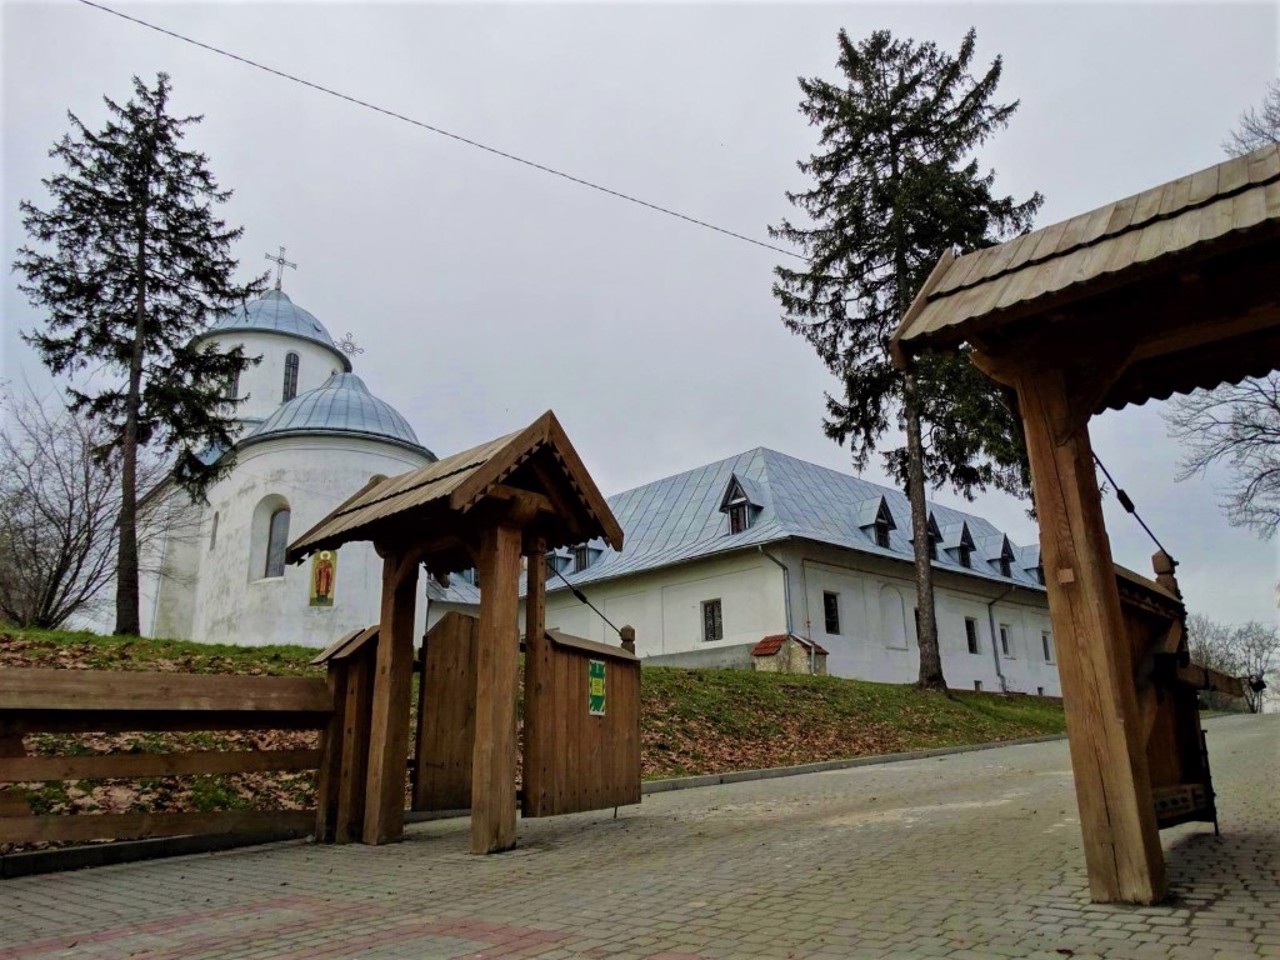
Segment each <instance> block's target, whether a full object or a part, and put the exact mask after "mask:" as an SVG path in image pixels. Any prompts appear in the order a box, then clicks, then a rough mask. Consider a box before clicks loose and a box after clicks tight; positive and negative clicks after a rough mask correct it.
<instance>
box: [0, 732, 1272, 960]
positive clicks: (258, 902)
mask: <svg viewBox="0 0 1280 960" xmlns="http://www.w3.org/2000/svg"><path fill="white" fill-rule="evenodd" d="M1207 726H1208V729H1209V743H1210V750H1211V753H1212V755H1213V763H1214V774H1215V783H1216V786H1217V787H1218V791H1219V797H1220V807H1221V812H1222V829H1223V836H1222V838H1221V839H1215V837H1214V836H1213V830H1212V827H1210V826H1207V825H1199V824H1189V825H1185V826H1181V827H1177V828H1174V829H1172V830H1168V831H1165V832H1164V834H1163V839H1164V844H1165V852H1166V856H1167V859H1168V863H1169V870H1170V876H1171V879H1172V899H1171V901H1170V902H1169V903H1168V904H1167V905H1164V906H1159V907H1146V908H1127V907H1111V906H1096V905H1093V904H1090V903H1089V900H1088V894H1087V892H1086V884H1085V878H1084V868H1083V857H1082V854H1081V850H1080V838H1079V834H1078V825H1077V823H1076V819H1075V798H1074V794H1073V792H1072V790H1071V779H1070V773H1069V767H1068V759H1067V749H1066V744H1065V743H1061V742H1059V743H1047V744H1036V745H1029V746H1019V747H1005V748H1000V749H997V750H991V751H985V752H980V753H969V754H961V755H956V756H951V757H944V758H934V759H929V760H916V761H910V762H904V763H896V764H888V765H884V766H875V767H862V768H858V769H852V770H842V771H835V772H829V773H821V774H811V775H808V776H803V777H794V778H787V779H779V780H767V781H759V782H754V783H743V784H734V785H726V786H719V787H710V788H706V789H699V790H687V791H680V792H675V793H667V794H659V795H655V796H650V797H648V798H646V800H645V802H644V803H643V804H642V805H641V806H639V807H633V808H624V809H623V810H620V811H619V812H618V816H617V819H613V817H612V815H611V814H610V815H598V814H583V815H578V816H572V817H560V818H553V819H550V820H540V821H538V820H535V821H528V822H523V823H521V825H520V843H521V846H520V848H519V849H518V850H516V851H513V852H511V853H508V854H503V855H501V856H496V857H471V856H468V855H467V853H466V852H465V851H466V844H467V826H466V823H465V821H447V822H436V823H430V824H421V825H418V826H414V827H411V828H410V830H409V837H408V839H407V840H406V842H404V843H402V844H398V845H395V846H389V847H379V848H375V847H363V846H351V847H314V846H311V845H309V844H304V843H292V844H280V845H276V846H274V847H270V848H266V847H260V848H256V849H252V850H239V851H232V852H227V853H221V854H211V855H203V856H195V857H184V858H178V859H172V860H166V861H153V862H150V863H142V864H129V865H122V866H117V867H105V868H99V869H96V870H88V871H80V872H78V873H73V874H61V875H50V876H43V877H31V878H25V879H18V880H10V881H7V882H3V883H0V958H5V960H8V958H19V957H21V958H33V960H34V958H40V960H44V958H51V957H69V958H93V960H99V958H107V957H111V958H115V957H136V958H146V960H215V958H218V960H259V958H261V960H267V958H273V960H282V958H294V960H324V958H332V960H357V958H358V960H434V958H440V960H445V958H461V957H474V958H494V960H496V958H511V960H518V958H526V957H527V958H539V960H560V958H568V957H587V958H605V957H610V958H619V960H632V958H635V960H638V958H642V957H644V958H652V960H700V958H703V960H714V958H726V957H744V958H769V960H775V958H776V960H799V958H812V960H834V958H843V957H852V958H862V957H866V958H873V957H951V958H955V960H963V958H977V957H1044V958H1051V960H1061V958H1063V957H1069V956H1074V957H1115V958H1133V960H1140V958H1147V957H1152V958H1156V957H1160V958H1164V957H1170V958H1185V960H1199V958H1204V960H1213V958H1237V957H1276V958H1280V717H1274V716H1273V717H1261V718H1253V717H1241V718H1234V717H1233V718H1226V719H1219V720H1213V721H1210V722H1209V724H1208V725H1207Z"/></svg>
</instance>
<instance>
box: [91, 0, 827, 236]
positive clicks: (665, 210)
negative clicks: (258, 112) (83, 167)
mask: <svg viewBox="0 0 1280 960" xmlns="http://www.w3.org/2000/svg"><path fill="white" fill-rule="evenodd" d="M79 2H80V3H82V4H84V5H85V6H86V7H93V8H94V9H95V10H101V11H102V12H103V13H109V14H111V15H112V16H113V17H119V18H120V19H121V20H128V21H129V22H130V23H136V24H138V26H141V27H146V28H147V29H148V30H154V31H155V32H156V33H162V34H164V35H165V36H167V37H173V38H174V39H175V40H181V41H182V42H183V43H189V44H191V45H192V46H193V47H199V48H200V49H202V50H208V51H209V52H210V53H216V54H218V55H219V56H221V57H227V58H229V59H231V60H235V61H237V62H239V63H243V64H244V65H245V66H249V67H254V68H255V69H258V70H262V71H264V72H266V73H269V74H272V75H273V76H276V77H280V78H282V79H284V80H289V81H292V82H293V83H300V84H302V85H303V86H304V87H310V88H311V89H312V90H318V91H319V92H320V93H325V94H328V95H329V96H331V97H337V98H338V99H339V100H346V101H347V102H348V103H354V104H355V105H356V106H360V107H364V108H365V109H366V110H373V111H374V112H376V113H381V114H383V115H385V116H388V117H393V118H394V119H396V120H402V121H404V122H405V123H409V124H412V125H413V126H415V127H421V128H422V129H423V130H429V131H430V132H432V133H436V134H439V135H440V136H442V137H448V138H449V139H450V140H456V141H458V142H459V143H464V144H466V145H467V146H469V147H475V148H476V149H477V150H483V151H485V152H486V153H492V154H493V155H494V156H498V157H502V158H503V159H504V160H511V161H514V162H515V163H520V164H523V165H524V166H526V167H532V168H533V169H534V170H540V171H541V172H543V173H548V174H551V175H552V176H553V177H560V178H562V179H564V180H568V181H570V182H571V183H576V184H578V185H579V186H583V187H588V188H590V189H592V190H596V191H599V192H600V193H604V194H608V195H609V196H611V197H616V198H618V199H619V200H626V201H627V202H628V203H634V204H637V205H638V206H641V207H646V208H648V209H649V210H653V211H655V212H657V213H662V214H666V215H667V216H669V217H675V218H676V219H677V220H683V221H684V222H685V223H691V224H693V225H694V226H698V227H705V228H706V229H708V230H714V231H715V232H716V233H722V234H724V235H725V236H727V237H733V238H734V239H735V240H742V241H744V242H746V243H750V244H753V245H755V246H757V247H763V248H764V249H766V250H772V251H773V252H774V253H781V254H785V255H786V256H788V257H796V258H797V259H800V260H806V261H807V260H808V259H809V258H808V257H806V256H804V255H803V254H800V253H796V252H795V251H794V250H786V249H784V248H783V247H776V246H774V245H773V244H771V243H765V242H764V241H763V240H756V239H755V238H753V237H748V236H746V235H744V234H741V233H735V232H734V231H732V230H727V229H725V228H724V227H718V226H716V225H715V224H714V223H708V222H707V221H706V220H699V219H698V218H697V217H690V216H688V215H687V214H683V213H680V212H679V211H676V210H672V209H671V208H670V207H663V206H660V205H659V204H656V203H650V202H649V201H648V200H641V199H640V198H639V197H634V196H632V195H631V194H628V193H623V192H621V191H620V190H614V189H612V188H610V187H606V186H604V185H603V184H599V183H594V182H593V181H591V180H584V179H583V178H582V177H575V176H574V175H573V174H571V173H565V172H564V171H563V170H557V169H555V168H554V167H548V166H546V165H545V164H541V163H538V162H536V161H534V160H526V159H525V158H524V157H519V156H516V155H515V154H514V153H507V152H506V151H505V150H499V149H498V148H497V147H491V146H489V145H488V144H484V143H480V142H479V141H478V140H472V139H470V138H468V137H464V136H461V135H460V134H456V133H450V132H449V131H448V130H444V129H441V128H440V127H436V126H433V125H431V124H429V123H424V122H423V121H421V120H415V119H414V118H413V117H407V116H405V115H404V114H403V113H397V112H396V111H394V110H388V109H387V108H386V107H380V106H378V105H377V104H375V103H370V102H368V101H367V100H361V99H360V98H359V97H353V96H351V95H350V94H346V93H342V92H340V91H338V90H334V89H332V88H331V87H326V86H323V85H321V84H319V83H314V82H312V81H310V80H304V79H303V78H302V77H296V76H294V75H293V74H291V73H285V72H284V71H283V70H277V69H276V68H275V67H268V66H267V65H265V64H262V63H258V62H257V61H256V60H250V59H249V58H248V57H242V56H240V55H239V54H237V53H232V52H231V51H230V50H223V49H222V48H220V47H215V46H213V45H212V44H208V43H203V42H202V41H200V40H195V39H193V38H191V37H188V36H184V35H183V34H181V33H177V32H175V31H173V30H169V29H166V28H165V27H161V26H158V25H156V24H154V23H150V22H149V21H147V20H142V19H140V18H138V17H133V16H130V15H129V14H127V13H121V12H120V11H119V10H113V9H112V8H111V7H108V6H104V5H103V4H101V3H94V2H93V0H79Z"/></svg>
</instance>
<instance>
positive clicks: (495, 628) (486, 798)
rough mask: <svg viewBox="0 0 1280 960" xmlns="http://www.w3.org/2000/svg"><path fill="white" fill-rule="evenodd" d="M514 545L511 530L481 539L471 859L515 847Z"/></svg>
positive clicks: (498, 529) (515, 531)
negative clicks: (477, 854) (476, 854)
mask: <svg viewBox="0 0 1280 960" xmlns="http://www.w3.org/2000/svg"><path fill="white" fill-rule="evenodd" d="M520 541H521V534H520V530H519V528H517V527H509V526H493V527H489V528H488V529H486V530H485V531H484V532H483V534H482V535H481V545H480V636H479V645H480V649H479V651H478V653H477V656H476V742H475V748H474V750H475V752H474V754H473V759H472V765H471V852H472V853H497V852H498V851H501V850H510V849H511V848H512V847H514V846H515V845H516V670H517V668H518V662H519V649H518V647H517V643H516V637H517V636H518V631H519V605H520V600H519V595H520ZM538 562H541V558H539V560H538Z"/></svg>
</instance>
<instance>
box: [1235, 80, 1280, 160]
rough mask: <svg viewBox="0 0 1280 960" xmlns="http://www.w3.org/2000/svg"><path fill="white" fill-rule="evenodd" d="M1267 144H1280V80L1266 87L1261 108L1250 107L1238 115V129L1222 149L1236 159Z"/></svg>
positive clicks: (1273, 81)
mask: <svg viewBox="0 0 1280 960" xmlns="http://www.w3.org/2000/svg"><path fill="white" fill-rule="evenodd" d="M1268 143H1280V79H1276V80H1272V81H1271V85H1270V86H1269V87H1267V93H1266V96H1264V97H1263V98H1262V107H1261V108H1257V107H1250V108H1249V109H1248V110H1246V111H1245V112H1244V113H1242V114H1240V129H1239V130H1233V131H1232V132H1231V136H1229V137H1228V138H1227V139H1226V140H1224V141H1223V143H1222V149H1223V150H1225V151H1227V153H1229V154H1231V155H1232V156H1233V157H1238V156H1241V155H1242V154H1246V153H1252V152H1253V151H1254V150H1257V149H1258V148H1259V147H1263V146H1266V145H1267V144H1268Z"/></svg>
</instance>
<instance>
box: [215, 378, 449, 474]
mask: <svg viewBox="0 0 1280 960" xmlns="http://www.w3.org/2000/svg"><path fill="white" fill-rule="evenodd" d="M304 435H311V436H315V435H323V436H349V437H363V438H365V439H369V440H381V441H384V442H388V443H394V444H396V445H397V446H401V447H407V448H408V449H410V450H413V451H415V452H417V453H421V454H425V455H426V456H428V457H430V458H431V459H432V460H435V459H436V456H435V454H433V453H432V452H431V451H430V450H428V449H427V448H426V447H424V446H423V445H422V444H420V443H419V442H418V437H417V434H415V433H414V432H413V428H412V427H411V426H409V421H407V420H406V419H405V418H404V417H402V416H401V415H400V413H399V412H398V411H397V410H396V409H395V408H394V407H393V406H391V404H389V403H387V402H386V401H384V400H379V399H378V398H377V397H375V396H374V395H373V394H371V393H370V392H369V388H368V387H366V386H365V385H364V381H363V380H361V379H360V378H359V377H357V376H356V375H355V374H354V373H335V374H333V375H332V376H331V377H329V379H328V380H326V381H325V382H324V384H323V385H321V386H319V387H317V388H316V389H314V390H308V391H307V392H306V393H301V394H299V395H298V396H296V397H294V398H293V399H292V400H290V401H289V402H288V403H286V404H284V405H283V406H281V407H280V409H278V410H277V411H276V412H275V413H273V414H272V415H271V416H270V417H268V418H267V419H266V420H265V421H263V423H262V424H261V425H260V426H258V427H257V428H256V429H254V430H253V431H252V432H251V433H249V434H248V435H246V436H245V437H244V438H243V439H242V440H241V441H240V446H246V445H248V444H251V443H257V442H259V441H262V440H270V439H275V438H278V437H294V436H304Z"/></svg>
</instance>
